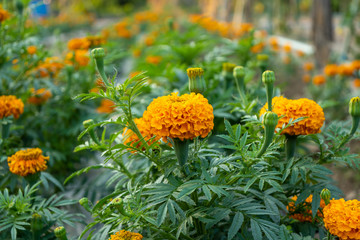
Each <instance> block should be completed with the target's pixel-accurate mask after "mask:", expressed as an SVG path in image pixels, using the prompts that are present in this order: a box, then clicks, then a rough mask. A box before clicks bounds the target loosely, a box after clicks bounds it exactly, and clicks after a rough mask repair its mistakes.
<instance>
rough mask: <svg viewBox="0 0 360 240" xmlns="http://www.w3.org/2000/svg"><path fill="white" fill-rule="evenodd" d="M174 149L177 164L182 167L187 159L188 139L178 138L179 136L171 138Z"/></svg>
mask: <svg viewBox="0 0 360 240" xmlns="http://www.w3.org/2000/svg"><path fill="white" fill-rule="evenodd" d="M173 142H174V149H175V154H176V157H177V159H178V161H179V165H180V166H181V167H183V166H184V165H185V163H186V161H187V159H188V155H189V154H188V153H189V140H184V141H182V140H180V139H179V138H173Z"/></svg>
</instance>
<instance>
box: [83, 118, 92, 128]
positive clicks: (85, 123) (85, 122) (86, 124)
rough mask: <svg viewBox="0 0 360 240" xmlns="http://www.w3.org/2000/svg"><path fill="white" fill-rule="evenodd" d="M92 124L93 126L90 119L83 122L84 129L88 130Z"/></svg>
mask: <svg viewBox="0 0 360 240" xmlns="http://www.w3.org/2000/svg"><path fill="white" fill-rule="evenodd" d="M93 124H94V120H92V119H88V120H85V121H83V126H84V128H88V127H90V126H91V125H93Z"/></svg>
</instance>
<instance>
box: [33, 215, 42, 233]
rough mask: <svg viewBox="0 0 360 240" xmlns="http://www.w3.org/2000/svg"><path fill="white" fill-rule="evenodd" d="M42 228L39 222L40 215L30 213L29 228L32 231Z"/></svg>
mask: <svg viewBox="0 0 360 240" xmlns="http://www.w3.org/2000/svg"><path fill="white" fill-rule="evenodd" d="M42 228H43V225H42V222H41V215H40V214H38V213H34V214H33V215H32V219H31V229H32V231H38V230H40V229H42Z"/></svg>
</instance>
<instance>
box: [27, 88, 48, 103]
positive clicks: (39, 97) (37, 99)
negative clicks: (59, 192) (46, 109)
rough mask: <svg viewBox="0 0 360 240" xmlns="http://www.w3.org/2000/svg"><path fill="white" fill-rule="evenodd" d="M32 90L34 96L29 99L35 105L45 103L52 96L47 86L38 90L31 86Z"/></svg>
mask: <svg viewBox="0 0 360 240" xmlns="http://www.w3.org/2000/svg"><path fill="white" fill-rule="evenodd" d="M30 91H31V93H32V96H31V97H30V98H29V99H28V102H29V103H31V104H34V105H40V104H43V103H44V102H46V101H47V100H48V99H49V98H51V96H52V94H51V92H50V91H49V90H46V89H45V88H40V89H38V90H35V89H34V88H31V90H30Z"/></svg>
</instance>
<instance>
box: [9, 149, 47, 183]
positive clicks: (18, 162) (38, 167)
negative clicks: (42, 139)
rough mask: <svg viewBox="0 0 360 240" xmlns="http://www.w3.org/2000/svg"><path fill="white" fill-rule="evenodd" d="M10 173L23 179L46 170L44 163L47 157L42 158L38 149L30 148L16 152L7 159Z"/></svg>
mask: <svg viewBox="0 0 360 240" xmlns="http://www.w3.org/2000/svg"><path fill="white" fill-rule="evenodd" d="M7 161H8V165H9V169H10V172H12V173H14V174H16V175H20V176H22V177H25V176H27V175H29V174H34V173H37V172H40V171H45V170H46V169H47V166H46V162H47V161H49V157H44V156H43V155H42V151H41V149H40V148H30V149H26V150H20V151H17V152H16V153H15V154H14V155H12V156H11V157H8V159H7Z"/></svg>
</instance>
